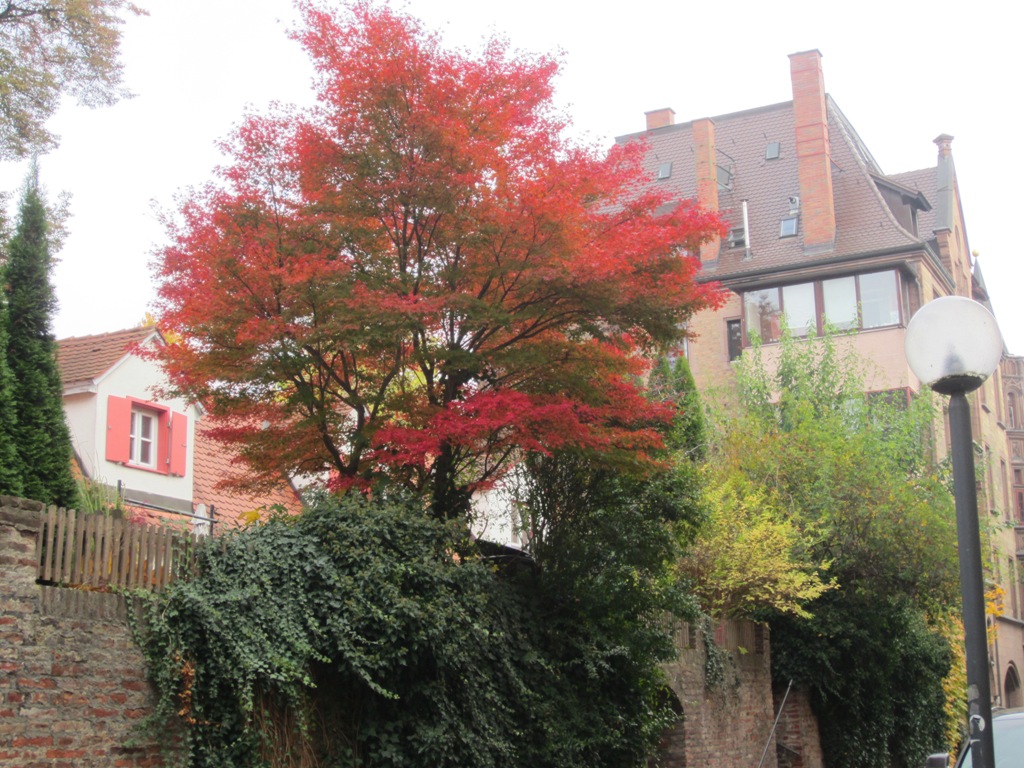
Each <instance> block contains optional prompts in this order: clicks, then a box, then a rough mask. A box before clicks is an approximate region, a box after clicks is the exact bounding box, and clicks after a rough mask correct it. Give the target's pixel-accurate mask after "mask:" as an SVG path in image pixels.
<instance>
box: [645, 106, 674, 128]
mask: <svg viewBox="0 0 1024 768" xmlns="http://www.w3.org/2000/svg"><path fill="white" fill-rule="evenodd" d="M644 116H645V117H646V118H647V130H648V131H653V130H654V129H655V128H664V127H665V126H666V125H675V124H676V111H675V110H674V109H672V107H665V108H664V109H653V110H651V111H650V112H644Z"/></svg>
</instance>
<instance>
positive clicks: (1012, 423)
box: [1006, 392, 1019, 429]
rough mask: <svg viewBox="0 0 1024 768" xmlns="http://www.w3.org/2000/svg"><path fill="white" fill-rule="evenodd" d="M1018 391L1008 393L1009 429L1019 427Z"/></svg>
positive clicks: (1007, 420) (1007, 414)
mask: <svg viewBox="0 0 1024 768" xmlns="http://www.w3.org/2000/svg"><path fill="white" fill-rule="evenodd" d="M1018 413H1019V411H1018V410H1017V393H1016V392H1010V393H1009V394H1007V395H1006V426H1007V427H1008V428H1009V429H1016V428H1017V414H1018Z"/></svg>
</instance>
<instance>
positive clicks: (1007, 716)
mask: <svg viewBox="0 0 1024 768" xmlns="http://www.w3.org/2000/svg"><path fill="white" fill-rule="evenodd" d="M1021 718H1024V707H1016V708H1014V709H998V710H993V712H992V719H993V720H1019V719H1021Z"/></svg>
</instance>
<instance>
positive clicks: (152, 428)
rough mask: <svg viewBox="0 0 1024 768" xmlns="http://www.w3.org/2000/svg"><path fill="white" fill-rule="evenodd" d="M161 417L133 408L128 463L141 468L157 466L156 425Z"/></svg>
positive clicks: (129, 432)
mask: <svg viewBox="0 0 1024 768" xmlns="http://www.w3.org/2000/svg"><path fill="white" fill-rule="evenodd" d="M158 419H159V416H158V415H157V414H155V413H153V412H152V411H145V410H142V409H141V408H132V415H131V425H130V428H129V431H128V461H129V462H130V463H132V464H138V465H139V466H140V467H150V468H152V467H154V466H156V443H155V440H156V425H157V420H158Z"/></svg>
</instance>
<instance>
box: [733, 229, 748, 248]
mask: <svg viewBox="0 0 1024 768" xmlns="http://www.w3.org/2000/svg"><path fill="white" fill-rule="evenodd" d="M729 247H730V248H746V247H747V230H745V229H744V228H743V227H733V228H732V229H730V230H729Z"/></svg>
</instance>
